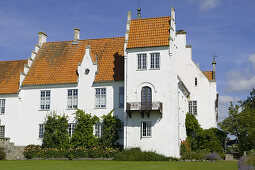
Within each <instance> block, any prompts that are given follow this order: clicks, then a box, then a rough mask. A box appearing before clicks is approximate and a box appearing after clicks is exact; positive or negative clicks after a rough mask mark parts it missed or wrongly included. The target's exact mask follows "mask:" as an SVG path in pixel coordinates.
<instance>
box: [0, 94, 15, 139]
mask: <svg viewBox="0 0 255 170" xmlns="http://www.w3.org/2000/svg"><path fill="white" fill-rule="evenodd" d="M0 99H5V113H4V114H3V115H1V114H0V125H4V126H5V137H8V138H10V141H11V142H16V141H17V129H18V126H17V123H18V116H19V99H18V94H6V95H3V94H2V95H0Z"/></svg>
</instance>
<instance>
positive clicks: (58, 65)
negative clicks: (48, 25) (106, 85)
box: [23, 37, 124, 85]
mask: <svg viewBox="0 0 255 170" xmlns="http://www.w3.org/2000/svg"><path fill="white" fill-rule="evenodd" d="M72 43H73V41H62V42H48V43H44V44H43V46H42V47H41V48H40V50H39V51H38V53H37V56H36V58H35V61H34V62H33V64H32V66H31V68H30V70H29V72H28V74H27V76H26V78H25V80H24V82H23V85H43V84H64V83H77V80H78V74H77V68H78V64H79V63H80V62H81V61H82V59H83V57H84V54H85V48H86V46H88V45H89V46H91V54H92V57H93V60H94V61H96V59H95V55H96V56H97V59H98V60H97V63H98V69H99V72H98V74H97V75H96V78H95V82H102V81H123V80H124V54H123V53H124V37H116V38H102V39H91V40H80V41H79V43H78V44H77V45H74V44H72Z"/></svg>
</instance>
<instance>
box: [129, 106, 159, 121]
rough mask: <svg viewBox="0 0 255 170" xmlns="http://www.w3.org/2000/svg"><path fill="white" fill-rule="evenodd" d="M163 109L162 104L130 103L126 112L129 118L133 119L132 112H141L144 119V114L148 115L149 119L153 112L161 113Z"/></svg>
mask: <svg viewBox="0 0 255 170" xmlns="http://www.w3.org/2000/svg"><path fill="white" fill-rule="evenodd" d="M162 108H163V106H162V103H161V102H152V103H142V102H128V103H127V107H126V110H127V113H128V115H129V117H130V118H131V112H132V111H139V112H140V113H141V115H142V117H144V113H146V114H147V117H149V115H150V112H151V111H159V112H160V113H161V112H162Z"/></svg>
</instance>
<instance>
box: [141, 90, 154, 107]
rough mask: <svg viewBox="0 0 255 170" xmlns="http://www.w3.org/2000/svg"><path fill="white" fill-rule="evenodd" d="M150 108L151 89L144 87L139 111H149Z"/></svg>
mask: <svg viewBox="0 0 255 170" xmlns="http://www.w3.org/2000/svg"><path fill="white" fill-rule="evenodd" d="M151 106H152V95H151V88H150V87H148V86H144V87H143V88H142V93H141V109H142V110H151Z"/></svg>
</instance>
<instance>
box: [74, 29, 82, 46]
mask: <svg viewBox="0 0 255 170" xmlns="http://www.w3.org/2000/svg"><path fill="white" fill-rule="evenodd" d="M79 40H80V29H79V28H74V39H73V42H74V43H75V44H78V42H79Z"/></svg>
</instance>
